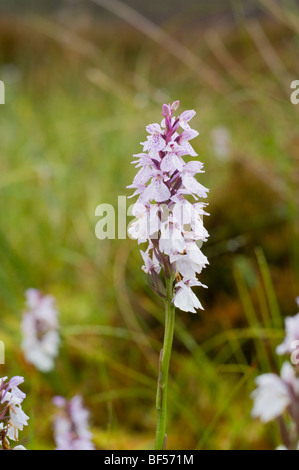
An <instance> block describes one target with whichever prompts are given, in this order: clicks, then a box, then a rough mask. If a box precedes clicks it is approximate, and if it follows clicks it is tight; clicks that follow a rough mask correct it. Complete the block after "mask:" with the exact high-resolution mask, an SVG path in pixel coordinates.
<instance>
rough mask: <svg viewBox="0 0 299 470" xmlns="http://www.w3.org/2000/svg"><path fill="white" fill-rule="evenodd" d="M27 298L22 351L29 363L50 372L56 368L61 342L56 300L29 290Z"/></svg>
mask: <svg viewBox="0 0 299 470" xmlns="http://www.w3.org/2000/svg"><path fill="white" fill-rule="evenodd" d="M26 298H27V308H28V311H26V312H25V313H24V315H23V320H22V333H23V341H22V349H23V351H24V354H25V358H26V360H27V361H28V362H30V363H31V364H34V365H35V367H36V368H37V369H39V370H41V371H42V372H48V371H50V370H51V369H53V367H54V359H55V357H56V356H57V354H58V345H59V341H60V340H59V334H58V327H59V325H58V321H57V311H56V309H55V307H54V299H53V297H51V296H49V295H46V296H42V295H41V293H40V292H39V291H38V290H36V289H28V290H27V291H26Z"/></svg>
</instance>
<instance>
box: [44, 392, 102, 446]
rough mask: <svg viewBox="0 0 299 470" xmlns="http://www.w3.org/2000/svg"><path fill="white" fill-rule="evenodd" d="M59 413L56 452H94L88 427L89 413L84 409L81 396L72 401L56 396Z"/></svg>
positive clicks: (56, 428) (55, 425)
mask: <svg viewBox="0 0 299 470" xmlns="http://www.w3.org/2000/svg"><path fill="white" fill-rule="evenodd" d="M53 402H54V404H55V405H56V406H57V407H58V408H59V412H58V414H57V416H56V418H55V421H54V436H55V442H56V446H57V447H56V450H94V445H93V443H92V441H91V433H90V431H89V427H88V419H89V412H88V410H86V409H85V408H84V407H83V404H82V398H81V396H80V395H75V396H74V397H73V398H72V399H71V400H69V401H67V400H66V399H65V398H63V397H60V396H56V397H54V399H53Z"/></svg>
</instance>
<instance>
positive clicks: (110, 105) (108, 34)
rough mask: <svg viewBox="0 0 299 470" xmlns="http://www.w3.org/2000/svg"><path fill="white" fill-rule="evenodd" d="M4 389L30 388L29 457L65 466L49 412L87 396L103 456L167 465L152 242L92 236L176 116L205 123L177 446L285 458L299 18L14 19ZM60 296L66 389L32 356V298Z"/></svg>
mask: <svg viewBox="0 0 299 470" xmlns="http://www.w3.org/2000/svg"><path fill="white" fill-rule="evenodd" d="M0 9H1V12H2V14H1V19H0V25H1V26H0V79H1V80H3V81H4V82H5V85H6V104H5V105H3V106H1V107H0V213H1V222H0V259H1V262H0V312H1V330H0V339H1V340H2V341H4V343H5V348H6V351H5V352H6V364H5V365H1V366H0V368H1V373H0V376H5V375H8V376H11V375H23V376H24V377H25V384H24V386H23V390H24V391H26V393H27V398H26V401H25V402H24V406H23V408H24V410H25V412H26V413H27V414H28V415H29V416H30V421H29V426H28V427H27V428H25V429H24V431H23V432H22V433H20V440H21V442H22V443H23V444H24V445H26V446H27V447H28V448H29V449H53V448H54V441H53V431H52V419H53V411H54V410H53V406H52V404H51V400H52V397H53V396H54V395H57V394H60V395H63V396H65V397H66V398H70V397H72V396H73V395H74V394H75V393H80V394H81V395H82V396H83V399H84V403H85V404H86V406H87V407H88V408H89V410H90V413H91V428H92V432H93V436H94V442H95V445H96V447H97V449H145V448H152V445H153V440H154V433H155V393H156V381H157V373H158V372H157V369H158V356H159V351H160V348H161V344H162V340H163V323H164V308H163V302H162V301H160V299H159V298H157V297H156V296H155V295H154V294H153V292H152V291H151V290H150V288H149V287H148V285H147V280H146V276H145V275H144V273H143V272H142V271H141V264H142V260H141V256H140V253H139V247H138V245H137V243H136V242H134V241H132V240H130V239H127V240H103V241H100V240H98V239H97V238H96V236H95V226H96V223H97V220H98V219H97V218H96V217H95V208H96V207H97V205H98V204H101V203H110V204H113V205H114V206H115V207H117V198H118V196H119V195H130V191H128V190H126V186H127V185H129V184H130V183H131V182H132V180H133V177H134V174H135V169H134V167H133V166H132V165H131V164H130V162H131V160H132V154H133V153H138V152H139V151H140V149H141V147H140V144H139V143H140V142H141V141H143V140H144V139H145V136H146V131H145V126H146V125H147V124H148V123H151V122H157V121H159V119H160V115H161V105H162V104H163V103H164V102H165V103H168V102H172V101H174V100H176V99H179V100H180V101H181V107H180V110H181V111H182V110H184V109H195V110H196V111H197V115H196V117H195V118H194V120H193V127H194V128H195V129H197V130H199V132H200V137H199V138H197V139H196V140H195V141H194V147H195V149H196V151H197V152H198V154H199V159H200V160H201V161H202V162H204V165H205V170H206V173H205V174H204V175H203V176H202V177H201V180H200V181H201V182H202V183H203V184H204V185H205V186H207V187H209V188H210V195H209V201H208V202H209V213H210V216H209V217H206V219H205V224H206V227H207V229H208V231H209V233H210V240H209V242H207V243H206V244H205V245H204V247H203V252H204V253H205V254H206V255H207V257H208V258H209V261H210V266H209V267H208V268H207V269H206V270H204V272H203V273H202V275H201V281H202V282H203V283H204V284H207V285H208V287H209V289H208V290H200V291H199V292H198V295H199V297H200V299H201V301H202V303H203V305H204V307H205V311H204V312H200V313H199V314H198V315H193V314H186V313H183V312H178V315H177V321H176V333H175V342H174V350H173V355H172V361H171V371H170V373H171V378H170V386H169V415H168V448H169V449H272V448H274V447H275V446H276V445H278V444H279V443H280V438H279V435H278V428H277V426H276V423H270V424H268V425H266V426H265V425H262V424H261V423H259V422H258V421H254V420H252V419H251V417H250V412H251V407H252V402H251V399H250V393H251V391H252V390H253V388H254V378H255V377H256V375H258V374H260V373H262V372H270V371H273V372H277V371H279V367H280V361H278V360H277V357H276V355H275V347H276V345H277V344H279V342H281V340H282V338H283V336H284V331H283V327H284V317H286V316H290V315H294V314H295V313H296V304H295V301H294V299H295V297H297V296H298V295H299V245H298V234H299V218H298V204H299V189H298V185H299V166H298V164H299V133H298V123H299V119H298V117H299V115H298V111H299V105H298V106H295V105H293V104H292V103H291V101H290V94H291V90H290V84H291V82H292V81H293V80H296V79H299V65H298V44H299V38H298V33H299V20H298V18H299V15H298V13H299V7H298V2H295V1H294V0H293V1H291V0H289V1H281V2H278V1H274V0H260V1H259V0H256V1H252V2H245V1H244V2H242V1H238V0H232V1H221V2H220V1H210V2H204V1H195V0H194V1H191V0H188V1H183V0H176V1H165V0H164V1H163V2H158V1H157V0H153V1H152V2H145V1H137V0H135V1H133V0H130V1H129V0H124V1H123V2H120V1H115V0H109V1H108V0H95V1H94V2H92V1H89V0H85V1H81V2H80V1H60V2H59V1H56V2H53V1H51V2H50V1H47V2H46V1H36V2H34V1H27V2H24V3H23V5H20V2H17V1H14V2H12V1H10V2H9V4H8V2H6V1H1V2H0ZM29 287H34V288H37V289H40V290H41V291H42V292H44V293H48V294H52V295H53V296H55V298H56V301H57V306H58V309H59V312H60V323H61V336H62V342H61V347H60V354H59V358H58V359H57V361H56V368H55V370H54V371H53V372H51V373H48V374H42V373H39V372H37V371H36V370H35V369H34V367H33V366H31V365H30V364H27V363H26V361H25V359H24V357H23V353H22V350H21V348H20V342H21V330H20V321H21V318H22V312H23V310H24V301H25V297H24V292H25V290H26V289H27V288H29Z"/></svg>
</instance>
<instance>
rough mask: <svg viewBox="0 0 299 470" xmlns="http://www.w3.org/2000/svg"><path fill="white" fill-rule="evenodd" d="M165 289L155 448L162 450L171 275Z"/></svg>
mask: <svg viewBox="0 0 299 470" xmlns="http://www.w3.org/2000/svg"><path fill="white" fill-rule="evenodd" d="M166 291H167V298H166V300H165V332H164V342H163V348H162V349H161V353H160V363H159V378H158V387H157V397H156V409H157V430H156V444H155V450H163V449H165V446H166V419H167V384H168V371H169V363H170V356H171V350H172V342H173V332H174V320H175V307H174V306H173V304H172V303H171V301H172V298H173V277H171V278H170V279H166Z"/></svg>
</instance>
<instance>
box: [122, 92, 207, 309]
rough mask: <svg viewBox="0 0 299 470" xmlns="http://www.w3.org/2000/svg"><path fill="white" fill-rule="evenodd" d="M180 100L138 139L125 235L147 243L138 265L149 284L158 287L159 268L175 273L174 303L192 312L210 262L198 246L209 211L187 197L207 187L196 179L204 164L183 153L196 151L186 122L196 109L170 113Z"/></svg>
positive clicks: (203, 193) (165, 109) (197, 195)
mask: <svg viewBox="0 0 299 470" xmlns="http://www.w3.org/2000/svg"><path fill="white" fill-rule="evenodd" d="M179 104H180V103H179V101H174V102H173V103H172V104H164V105H163V106H162V117H163V119H162V122H161V124H158V123H153V124H149V125H148V126H146V130H147V132H148V133H149V136H148V137H147V140H146V141H145V142H141V145H142V146H143V149H142V152H141V153H138V154H135V155H134V160H133V162H132V163H133V164H134V165H135V167H136V168H137V169H138V172H137V174H136V175H135V177H134V180H133V183H132V184H131V185H130V186H128V188H130V189H134V190H135V192H134V193H133V195H132V196H129V197H135V196H137V201H136V203H135V206H134V209H133V215H135V217H137V218H136V219H135V220H134V221H133V222H132V223H131V225H130V228H129V234H130V235H131V237H132V238H134V239H136V240H138V243H148V247H147V249H146V250H145V251H141V254H142V257H143V261H144V266H143V268H142V269H143V270H144V271H145V272H146V273H147V274H148V276H152V280H151V282H150V285H151V287H152V288H153V289H154V291H155V292H159V290H160V286H161V282H160V279H158V274H159V273H160V272H161V271H162V270H163V271H164V273H165V276H166V277H169V276H171V277H173V278H175V277H176V274H179V275H180V279H181V280H180V281H179V282H180V284H179V283H177V284H176V285H175V286H174V287H175V295H174V298H173V303H174V304H175V306H177V307H178V308H180V309H181V310H184V311H188V312H196V310H197V309H198V308H200V309H201V308H202V305H201V303H200V302H199V301H198V299H197V297H196V295H195V294H194V293H193V291H192V289H191V288H192V287H196V286H202V284H201V283H199V282H198V281H197V277H196V276H197V274H199V273H201V271H202V269H203V268H204V267H206V266H207V264H208V260H207V258H206V257H205V256H204V255H203V253H202V252H201V250H200V245H201V243H202V242H204V241H206V240H207V238H208V236H209V234H208V232H207V230H206V229H205V227H204V224H203V216H205V215H208V214H207V213H206V211H205V210H204V208H205V206H206V204H204V203H199V202H195V203H193V204H192V203H191V202H190V201H189V199H190V197H191V198H193V200H195V201H198V199H199V198H206V197H207V194H208V192H209V190H208V188H206V187H205V186H204V185H202V184H201V183H199V182H198V181H197V178H196V175H198V174H200V173H203V172H204V171H203V164H202V163H201V162H199V161H194V160H190V161H188V162H186V161H185V160H184V158H183V157H186V156H189V157H196V156H197V152H196V151H195V150H194V148H193V147H192V145H191V144H190V141H191V140H193V139H195V138H196V137H197V136H198V132H197V131H196V130H194V129H192V128H191V127H190V121H191V119H192V118H193V117H194V116H195V114H196V112H195V111H194V110H187V111H183V112H182V113H181V114H180V115H178V116H177V117H176V116H175V115H174V112H175V111H176V110H177V109H178V107H179ZM164 287H165V286H164ZM164 290H165V289H162V291H163V292H164ZM162 291H161V296H163V294H162Z"/></svg>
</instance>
